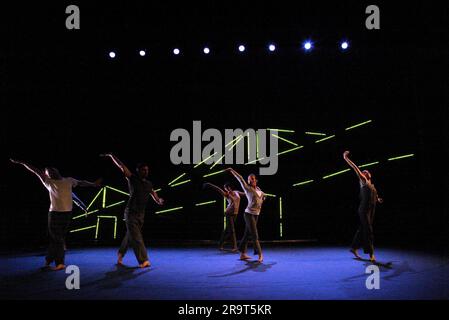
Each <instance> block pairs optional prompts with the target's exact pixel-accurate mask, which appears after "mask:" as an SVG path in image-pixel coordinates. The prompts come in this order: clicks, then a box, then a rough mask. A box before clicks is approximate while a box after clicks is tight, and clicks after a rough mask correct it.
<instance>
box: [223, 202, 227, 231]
mask: <svg viewBox="0 0 449 320" xmlns="http://www.w3.org/2000/svg"><path fill="white" fill-rule="evenodd" d="M226 204H227V203H226V198H223V212H226ZM225 225H226V219H225Z"/></svg>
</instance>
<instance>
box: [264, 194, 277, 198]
mask: <svg viewBox="0 0 449 320" xmlns="http://www.w3.org/2000/svg"><path fill="white" fill-rule="evenodd" d="M264 194H265V195H266V196H267V197H270V198H276V197H277V195H275V194H271V193H264Z"/></svg>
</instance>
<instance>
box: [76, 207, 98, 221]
mask: <svg viewBox="0 0 449 320" xmlns="http://www.w3.org/2000/svg"><path fill="white" fill-rule="evenodd" d="M98 211H100V210H98V209H97V210H93V211H90V212H86V213H83V214H81V215H79V216H76V217H73V218H72V220H76V219H79V218H82V217H87V216H88V215H89V214H92V213H95V212H98Z"/></svg>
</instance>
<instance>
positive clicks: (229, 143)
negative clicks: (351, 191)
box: [225, 135, 242, 148]
mask: <svg viewBox="0 0 449 320" xmlns="http://www.w3.org/2000/svg"><path fill="white" fill-rule="evenodd" d="M240 137H242V135H239V136H237V137H236V138H235V139H233V140H231V141H229V142H228V143H227V144H226V145H225V147H226V148H227V147H228V146H229V145H231V144H233V143H234V142H235V141H236V140H237V139H239V138H240Z"/></svg>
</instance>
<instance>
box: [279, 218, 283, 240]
mask: <svg viewBox="0 0 449 320" xmlns="http://www.w3.org/2000/svg"><path fill="white" fill-rule="evenodd" d="M279 234H280V236H281V238H282V237H283V234H282V222H281V223H280V224H279Z"/></svg>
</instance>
